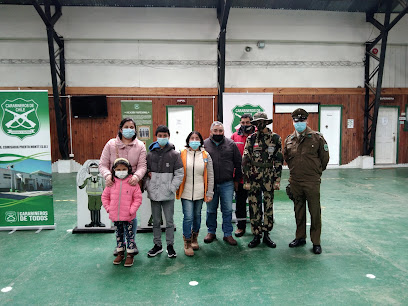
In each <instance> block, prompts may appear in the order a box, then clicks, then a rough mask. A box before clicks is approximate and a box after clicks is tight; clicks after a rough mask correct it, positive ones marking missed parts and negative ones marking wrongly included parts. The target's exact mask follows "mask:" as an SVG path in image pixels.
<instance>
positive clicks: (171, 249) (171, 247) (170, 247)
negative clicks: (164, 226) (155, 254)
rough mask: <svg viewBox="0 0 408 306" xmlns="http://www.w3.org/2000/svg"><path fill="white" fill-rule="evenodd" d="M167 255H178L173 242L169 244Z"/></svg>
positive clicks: (170, 256)
mask: <svg viewBox="0 0 408 306" xmlns="http://www.w3.org/2000/svg"><path fill="white" fill-rule="evenodd" d="M166 252H167V256H169V258H172V257H177V254H176V251H175V250H174V248H173V246H172V245H171V244H169V245H168V246H167V251H166Z"/></svg>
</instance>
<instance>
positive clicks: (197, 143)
mask: <svg viewBox="0 0 408 306" xmlns="http://www.w3.org/2000/svg"><path fill="white" fill-rule="evenodd" d="M188 145H189V146H190V148H192V149H193V150H197V149H198V147H199V146H200V145H201V142H200V141H197V140H193V141H190V142H189V143H188Z"/></svg>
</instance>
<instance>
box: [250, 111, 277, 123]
mask: <svg viewBox="0 0 408 306" xmlns="http://www.w3.org/2000/svg"><path fill="white" fill-rule="evenodd" d="M259 121H264V122H266V125H268V124H271V123H272V122H273V120H272V119H268V115H267V114H266V113H264V112H261V113H256V114H255V115H254V120H252V121H251V124H256V123H257V122H259Z"/></svg>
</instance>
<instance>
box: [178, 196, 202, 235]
mask: <svg viewBox="0 0 408 306" xmlns="http://www.w3.org/2000/svg"><path fill="white" fill-rule="evenodd" d="M181 204H183V215H184V218H183V235H184V237H186V239H190V238H191V230H193V232H194V233H198V231H199V230H200V226H201V208H202V207H203V199H201V200H195V201H192V200H187V199H181Z"/></svg>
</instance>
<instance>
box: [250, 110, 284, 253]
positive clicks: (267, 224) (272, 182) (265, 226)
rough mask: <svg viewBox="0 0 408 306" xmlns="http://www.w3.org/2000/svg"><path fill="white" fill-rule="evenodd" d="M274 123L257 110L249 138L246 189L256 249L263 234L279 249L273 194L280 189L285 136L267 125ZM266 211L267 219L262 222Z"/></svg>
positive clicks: (268, 241)
mask: <svg viewBox="0 0 408 306" xmlns="http://www.w3.org/2000/svg"><path fill="white" fill-rule="evenodd" d="M271 123H272V119H268V116H267V115H266V113H256V114H255V115H254V120H253V121H251V124H253V125H255V126H256V127H257V131H256V132H255V133H254V134H252V135H251V136H249V137H248V139H247V141H246V144H245V149H244V155H243V158H242V170H243V172H244V186H243V187H244V189H246V190H249V192H248V202H249V214H250V220H251V229H252V233H253V235H254V239H253V240H252V241H251V242H250V243H249V244H248V247H250V248H254V247H256V246H257V245H259V244H260V242H261V238H262V233H263V242H264V243H265V244H266V245H267V246H269V247H271V248H276V244H275V242H273V241H272V240H271V238H270V237H269V232H270V231H271V230H272V228H273V195H274V190H279V188H280V178H281V174H282V163H283V156H282V139H281V137H280V136H279V135H278V134H276V133H273V132H272V131H271V130H270V129H269V128H267V127H266V126H267V125H268V124H271ZM261 193H263V203H264V210H263V211H264V212H263V213H262V202H260V201H258V200H257V199H258V198H261V197H260V195H261ZM262 214H263V221H262Z"/></svg>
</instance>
